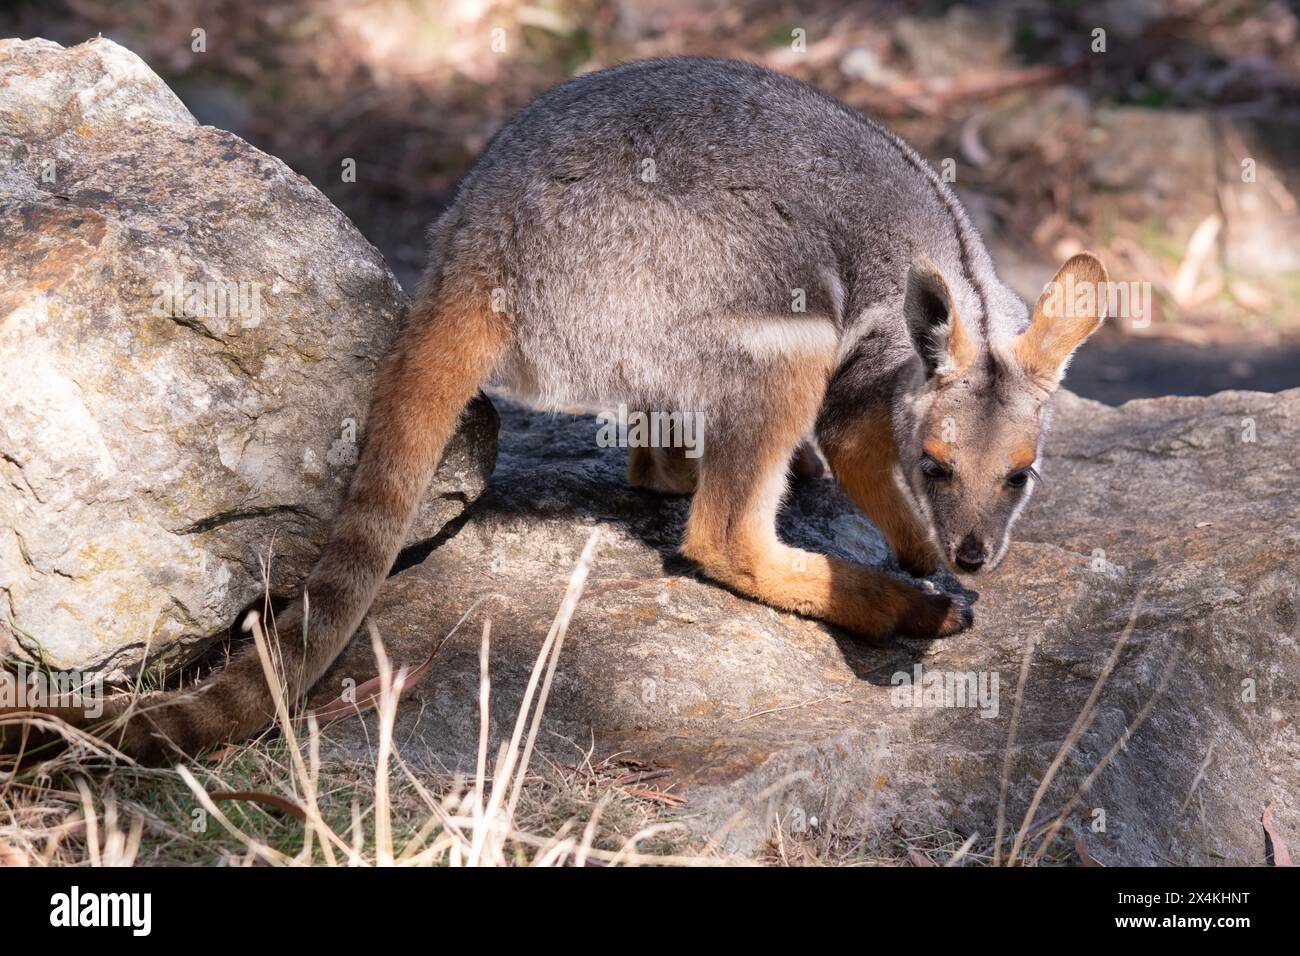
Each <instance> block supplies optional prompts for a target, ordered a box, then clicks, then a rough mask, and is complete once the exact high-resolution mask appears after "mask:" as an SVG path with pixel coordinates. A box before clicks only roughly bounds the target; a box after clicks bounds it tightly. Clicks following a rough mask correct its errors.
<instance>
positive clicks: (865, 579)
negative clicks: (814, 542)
mask: <svg viewBox="0 0 1300 956" xmlns="http://www.w3.org/2000/svg"><path fill="white" fill-rule="evenodd" d="M698 529H699V525H698V523H697V525H696V531H697V532H698ZM682 553H683V554H684V555H685V556H686V557H687V558H689V559H691V560H692V561H694V562H695V563H696V564H698V565H699V566H700V569H701V570H702V571H703V572H704V573H705V574H706V575H707V576H708V577H710V578H712V579H713V580H715V581H718V582H720V583H722V584H725V585H727V586H728V587H730V588H731V589H732V590H734V591H737V592H739V593H741V594H744V595H746V596H748V597H752V598H755V599H757V600H759V601H762V602H763V603H764V604H767V605H770V606H771V607H775V608H778V609H780V610H783V611H793V612H795V613H796V614H802V615H804V616H806V617H813V618H817V619H819V620H823V621H827V622H829V623H831V624H837V625H839V626H840V627H844V628H847V629H848V630H850V631H853V632H854V633H856V634H861V635H862V636H864V637H886V636H888V635H891V634H901V635H903V636H906V637H923V638H937V637H947V636H949V635H951V634H956V633H957V632H959V631H962V630H965V629H966V628H967V627H969V626H970V625H971V623H972V621H973V615H972V614H971V610H970V606H969V603H968V602H967V600H966V598H964V597H962V596H960V595H955V594H946V593H940V594H927V593H925V592H924V591H922V590H921V589H920V588H918V587H915V586H914V585H911V584H908V583H907V582H905V581H901V580H899V579H898V578H896V577H892V576H891V575H888V574H885V573H884V572H882V571H878V570H876V569H875V568H869V567H866V566H865V565H860V564H854V563H852V562H849V561H841V560H839V559H838V558H832V557H828V556H827V555H824V554H814V553H812V552H808V551H801V550H799V549H797V548H791V547H789V546H787V545H784V544H780V543H776V542H771V543H768V544H766V545H760V546H757V547H755V546H746V545H745V544H743V543H742V542H736V541H732V542H731V543H730V544H729V545H713V546H710V545H709V544H707V543H705V542H704V541H702V540H701V539H700V538H699V536H698V533H697V535H696V536H695V537H692V535H691V533H690V531H689V530H688V532H687V540H686V542H685V543H684V544H683V546H682Z"/></svg>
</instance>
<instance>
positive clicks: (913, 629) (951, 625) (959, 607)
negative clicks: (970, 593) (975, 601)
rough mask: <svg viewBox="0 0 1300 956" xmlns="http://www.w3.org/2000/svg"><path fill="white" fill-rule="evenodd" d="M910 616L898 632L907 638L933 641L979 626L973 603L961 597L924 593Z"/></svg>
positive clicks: (919, 594)
mask: <svg viewBox="0 0 1300 956" xmlns="http://www.w3.org/2000/svg"><path fill="white" fill-rule="evenodd" d="M917 598H918V600H917V601H915V602H914V603H913V606H912V608H911V609H910V610H909V613H908V614H906V615H905V616H904V617H902V618H901V619H900V620H899V622H898V633H899V634H902V635H904V636H906V637H920V638H927V639H933V638H937V637H950V636H952V635H953V634H958V633H960V632H962V631H964V630H966V628H968V627H970V626H971V625H972V624H974V623H975V612H974V611H973V610H971V605H970V601H969V600H968V599H967V598H966V597H964V596H962V595H960V594H922V593H921V592H919V591H918V592H917Z"/></svg>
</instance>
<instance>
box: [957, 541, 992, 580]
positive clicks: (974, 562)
mask: <svg viewBox="0 0 1300 956" xmlns="http://www.w3.org/2000/svg"><path fill="white" fill-rule="evenodd" d="M987 557H988V554H987V552H986V551H985V548H984V542H983V541H981V540H980V539H979V538H977V537H975V535H973V534H968V535H966V537H964V538H962V539H961V544H959V545H958V546H957V567H959V568H961V569H962V570H963V571H966V572H968V573H970V574H974V573H975V572H976V571H978V570H979V569H980V568H982V567H984V561H985V560H986V559H987Z"/></svg>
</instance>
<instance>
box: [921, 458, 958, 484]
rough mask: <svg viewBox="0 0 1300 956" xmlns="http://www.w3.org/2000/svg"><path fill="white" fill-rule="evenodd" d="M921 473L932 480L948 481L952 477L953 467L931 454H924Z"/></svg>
mask: <svg viewBox="0 0 1300 956" xmlns="http://www.w3.org/2000/svg"><path fill="white" fill-rule="evenodd" d="M921 474H923V475H925V477H927V478H929V479H930V480H931V481H947V480H948V479H949V478H951V477H952V469H951V468H949V467H948V466H947V465H945V464H944V463H943V462H941V461H938V460H936V459H934V458H931V457H930V456H929V455H922V456H921Z"/></svg>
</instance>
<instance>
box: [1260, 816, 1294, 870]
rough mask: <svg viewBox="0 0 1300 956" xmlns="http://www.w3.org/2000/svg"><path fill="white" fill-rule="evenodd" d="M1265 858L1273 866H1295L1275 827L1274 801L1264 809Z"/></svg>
mask: <svg viewBox="0 0 1300 956" xmlns="http://www.w3.org/2000/svg"><path fill="white" fill-rule="evenodd" d="M1263 823H1264V858H1265V859H1266V860H1267V861H1268V862H1269V863H1271V864H1272V865H1273V866H1295V864H1294V863H1292V862H1291V851H1290V850H1288V849H1287V848H1286V844H1285V843H1284V842H1283V841H1282V838H1281V837H1280V836H1278V834H1277V830H1276V829H1274V827H1273V801H1272V800H1270V801H1269V802H1268V806H1266V807H1265V808H1264V820H1263Z"/></svg>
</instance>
